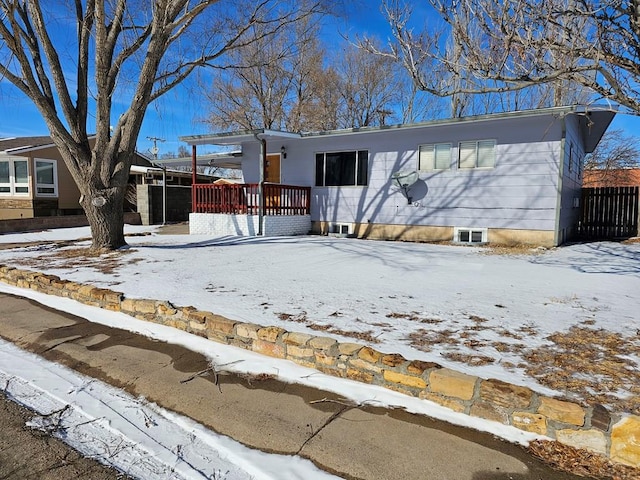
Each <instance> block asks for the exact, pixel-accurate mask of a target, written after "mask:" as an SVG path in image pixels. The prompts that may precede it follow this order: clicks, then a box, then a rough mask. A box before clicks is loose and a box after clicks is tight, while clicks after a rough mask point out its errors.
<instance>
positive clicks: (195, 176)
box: [191, 145, 198, 213]
mask: <svg viewBox="0 0 640 480" xmlns="http://www.w3.org/2000/svg"><path fill="white" fill-rule="evenodd" d="M196 149H197V147H196V146H195V145H192V146H191V212H192V213H196V181H197V179H198V174H197V171H196Z"/></svg>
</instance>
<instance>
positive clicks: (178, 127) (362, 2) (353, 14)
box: [0, 0, 640, 154]
mask: <svg viewBox="0 0 640 480" xmlns="http://www.w3.org/2000/svg"><path fill="white" fill-rule="evenodd" d="M372 3H373V2H370V1H367V0H356V1H352V2H347V3H346V6H345V8H346V12H345V15H344V16H343V17H341V18H339V19H337V20H334V21H332V22H331V23H330V24H329V25H328V26H327V27H326V29H325V35H327V36H331V35H336V36H340V35H347V36H349V37H352V38H353V37H355V36H357V35H362V34H373V35H377V36H380V37H381V38H382V40H384V39H385V38H387V37H388V26H387V24H386V22H385V20H384V18H383V17H382V15H381V13H380V11H379V8H378V6H377V4H376V6H375V7H372V6H371V4H372ZM414 14H415V17H416V18H421V17H423V16H426V15H427V7H426V2H416V7H415V10H414ZM418 14H421V17H418ZM61 25H63V23H62V24H61ZM195 84H196V82H195V80H191V81H189V82H187V83H186V84H185V85H183V86H179V87H177V88H176V89H174V90H173V91H171V92H169V93H168V94H166V95H165V96H164V97H163V98H161V99H160V100H159V101H157V102H156V103H155V104H153V105H151V106H150V107H149V109H148V111H147V114H146V117H145V121H144V123H143V126H142V131H141V132H140V136H139V139H138V150H139V151H140V152H142V153H149V149H150V148H151V146H152V142H151V141H150V140H148V139H147V137H160V138H162V139H165V141H164V142H162V143H159V144H158V147H159V150H160V154H163V153H167V152H174V153H175V152H177V151H178V147H179V146H180V145H184V144H183V143H182V142H180V141H179V140H178V137H179V136H183V135H196V134H203V133H207V132H209V131H210V129H209V127H208V126H207V125H206V124H205V123H204V122H203V118H204V116H205V115H206V113H207V106H206V100H205V99H204V98H202V97H200V96H199V95H197V91H198V88H197V87H194V85H195ZM114 115H117V111H116V110H115V109H114ZM611 128H619V129H623V130H625V132H626V133H627V134H629V135H638V134H640V117H636V116H630V115H617V116H616V119H615V120H614V122H613V124H612V127H611ZM48 134H49V132H48V130H47V127H46V125H45V123H44V121H43V120H42V118H41V116H40V114H39V113H38V111H37V109H36V108H35V106H34V105H33V104H32V103H31V101H30V100H29V99H28V98H26V97H25V96H24V94H22V93H21V92H20V91H18V90H17V89H15V88H14V87H13V86H11V85H10V84H9V83H8V82H6V81H0V137H14V136H27V135H48Z"/></svg>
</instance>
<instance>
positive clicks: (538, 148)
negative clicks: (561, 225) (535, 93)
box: [243, 115, 562, 231]
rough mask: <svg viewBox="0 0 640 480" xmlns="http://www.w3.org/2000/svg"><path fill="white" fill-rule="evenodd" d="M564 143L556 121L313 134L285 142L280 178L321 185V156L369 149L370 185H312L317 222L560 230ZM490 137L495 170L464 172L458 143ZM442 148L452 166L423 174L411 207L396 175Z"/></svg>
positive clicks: (253, 175) (250, 149) (252, 174)
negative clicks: (447, 148)
mask: <svg viewBox="0 0 640 480" xmlns="http://www.w3.org/2000/svg"><path fill="white" fill-rule="evenodd" d="M561 137H562V123H561V121H560V120H559V119H557V118H555V117H553V116H551V115H549V116H545V117H519V118H507V119H499V120H491V121H481V122H461V123H454V124H449V125H435V126H433V125H432V126H429V127H418V128H414V127H410V128H407V127H405V128H402V129H397V128H393V127H392V128H389V129H388V130H385V129H382V130H376V131H373V132H366V133H355V134H354V133H349V134H346V135H331V136H326V135H319V136H311V137H305V138H303V139H302V140H297V141H289V143H288V144H287V142H286V141H285V142H282V143H283V144H286V148H287V158H286V159H283V160H282V179H281V180H282V183H285V184H295V185H315V153H316V152H325V151H343V150H368V152H369V185H368V187H314V188H313V189H312V200H311V219H312V220H313V221H316V222H317V221H320V222H336V223H365V224H366V223H369V222H370V223H374V224H391V225H406V224H409V225H421V226H451V227H454V226H457V227H477V228H498V229H525V230H547V231H554V229H555V221H556V211H557V202H558V180H559V178H558V170H557V168H558V165H559V164H560V155H561ZM484 139H494V140H496V165H495V167H494V168H489V169H458V168H457V157H458V143H459V142H461V141H465V140H484ZM443 142H448V143H451V144H452V152H451V153H452V155H451V167H452V168H451V169H450V170H446V171H436V172H421V173H420V180H421V181H420V182H418V184H416V185H415V186H414V188H413V194H414V199H413V203H412V204H411V205H408V204H407V200H406V199H405V198H404V197H403V195H402V194H401V193H400V192H399V191H398V189H397V188H396V187H394V186H393V185H392V184H391V181H390V179H391V175H392V174H393V173H394V172H396V171H399V170H416V169H417V167H418V147H419V145H421V144H426V143H443ZM280 146H281V145H279V144H278V145H275V144H272V145H269V146H268V150H269V151H274V152H275V151H279V150H280ZM244 148H245V153H244V157H245V159H246V158H252V157H253V158H256V157H257V155H258V154H259V151H258V145H257V144H252V145H249V144H248V145H245V146H244ZM254 155H255V157H254ZM256 163H257V162H244V164H247V166H246V167H244V164H243V167H244V168H243V173H244V176H245V179H247V181H248V182H256V181H258V170H257V168H256V167H257V165H256ZM425 191H426V195H425V194H424V193H425Z"/></svg>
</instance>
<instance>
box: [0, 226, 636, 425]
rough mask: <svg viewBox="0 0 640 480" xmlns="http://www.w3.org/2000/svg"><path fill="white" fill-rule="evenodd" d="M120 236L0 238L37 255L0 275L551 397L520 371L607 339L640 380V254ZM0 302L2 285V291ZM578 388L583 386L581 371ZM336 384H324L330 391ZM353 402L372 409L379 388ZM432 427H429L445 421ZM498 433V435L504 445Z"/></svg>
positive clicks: (625, 394)
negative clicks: (595, 338)
mask: <svg viewBox="0 0 640 480" xmlns="http://www.w3.org/2000/svg"><path fill="white" fill-rule="evenodd" d="M126 232H127V233H141V232H150V233H151V234H150V235H144V236H129V237H128V238H127V241H128V242H129V244H130V248H129V249H127V250H125V251H124V252H117V253H113V254H109V255H106V256H102V257H94V258H87V257H85V256H84V255H82V254H80V255H77V254H76V253H77V252H76V250H77V249H78V248H79V247H86V246H88V242H80V243H74V244H71V245H67V246H64V247H61V246H60V245H59V244H56V243H54V241H56V240H74V239H78V238H87V237H89V230H88V228H76V229H64V230H56V231H50V232H38V233H33V234H20V235H0V243H12V242H39V244H38V245H33V246H28V247H23V248H17V249H10V250H0V264H8V265H14V266H18V267H21V268H31V269H34V270H38V271H43V272H47V273H52V274H55V275H59V276H60V277H61V278H64V279H68V280H75V281H78V282H87V283H92V284H95V285H97V286H101V287H108V288H112V289H113V290H116V291H121V292H124V293H125V294H126V295H127V296H129V297H139V298H152V299H158V300H168V301H171V302H172V303H174V304H175V305H181V306H187V305H192V306H194V307H196V308H199V309H202V310H208V311H212V312H215V313H218V314H221V315H224V316H226V317H229V318H232V319H235V320H241V321H246V322H252V323H258V324H262V325H278V326H282V327H284V328H287V329H289V330H295V331H302V332H308V333H313V334H317V335H328V336H334V337H336V338H339V339H341V340H343V341H345V340H346V341H356V342H361V343H365V344H370V345H371V346H373V347H374V348H376V349H378V350H380V351H383V352H389V353H400V354H402V355H404V356H405V357H406V358H409V359H421V360H427V361H435V362H437V363H440V364H441V365H444V366H449V367H451V368H454V369H456V370H459V371H464V372H467V373H470V374H473V375H478V376H481V377H484V378H498V379H502V380H505V381H508V382H511V383H516V384H520V385H526V386H529V387H530V388H532V389H534V390H536V391H539V392H542V393H552V394H553V393H560V394H563V395H566V396H571V395H573V396H575V395H577V394H576V391H572V389H571V388H569V384H568V383H567V388H566V389H563V388H558V385H559V384H558V382H555V383H553V382H547V381H544V378H543V377H540V376H536V375H533V374H532V370H531V369H530V368H529V362H530V360H531V358H533V357H532V354H538V356H540V355H539V354H540V352H541V351H543V350H544V351H547V350H548V349H551V351H554V349H555V350H558V349H559V348H560V347H559V346H558V345H561V343H562V342H561V341H559V340H554V338H565V339H566V338H572V335H576V332H578V335H580V334H582V333H583V332H587V333H590V334H598V335H601V334H603V333H606V334H607V335H609V337H608V338H610V337H612V336H613V337H614V338H615V340H616V342H613V343H616V344H617V343H619V344H620V345H624V346H625V348H626V349H625V350H621V351H619V352H617V351H613V352H612V351H611V350H606V349H604V347H603V349H601V350H602V351H601V352H600V350H598V348H599V347H598V346H596V347H598V348H596V350H597V351H596V354H597V355H600V354H601V355H602V356H603V358H607V359H608V358H610V357H613V358H617V359H618V360H619V362H618V363H620V364H621V368H622V370H621V371H624V372H630V373H629V374H630V375H637V374H638V371H640V368H638V367H639V366H640V353H638V352H640V340H639V339H638V332H639V331H640V318H639V316H638V315H637V312H638V310H639V307H640V300H639V299H638V295H637V292H639V291H640V244H621V243H610V242H604V243H589V244H580V245H571V246H566V247H562V248H558V249H551V250H542V251H531V252H524V253H517V254H501V255H496V254H491V253H490V250H488V249H486V248H480V247H464V246H451V245H429V244H414V243H399V242H379V241H364V240H356V239H346V238H332V237H283V238H262V237H259V238H256V237H252V238H238V237H222V238H210V237H204V236H185V235H158V234H156V233H155V231H154V229H152V228H151V229H150V228H147V227H132V226H127V228H126ZM7 288H8V287H6V286H3V285H2V284H0V289H1V290H2V291H6V289H7ZM61 300H62V299H56V300H53V302H54V303H56V304H57V305H59V302H60V301H61ZM57 308H61V307H60V306H58V307H57ZM68 308H70V307H68V306H67V307H64V309H68ZM125 323H126V322H125ZM125 328H131V327H130V326H129V327H125ZM151 330H152V328H151V327H149V326H145V327H144V331H145V332H150V331H151ZM146 334H148V333H146ZM172 335H174V339H175V338H177V337H178V336H181V335H183V334H180V335H179V332H174V333H172ZM171 341H174V340H171ZM591 343H593V342H591ZM611 344H612V342H609V343H608V344H607V345H608V346H607V348H610V347H611ZM216 348H217V349H218V348H220V346H216ZM545 349H547V350H545ZM558 351H559V350H558ZM598 352H599V353H598ZM561 353H562V352H561ZM238 354H239V355H243V356H246V355H250V352H242V351H241V353H238ZM565 356H566V355H565ZM618 357H619V358H618ZM243 363H245V362H243ZM589 363H592V364H597V363H599V362H598V361H597V360H596V361H593V360H590V361H589ZM552 367H553V366H551V365H550V366H549V368H548V370H550V371H552V370H553V368H552ZM296 368H300V367H296ZM581 375H582V376H583V377H588V376H589V375H590V374H589V372H588V371H585V370H584V369H583V370H582V371H581ZM597 375H600V373H598V372H595V373H594V374H593V375H591V376H592V377H593V378H592V379H591V380H593V382H591V383H588V384H586V386H584V392H586V393H589V392H590V389H591V390H593V385H594V384H602V385H603V384H604V380H603V379H602V378H599V377H598V378H596V377H597ZM293 376H294V377H295V379H299V378H300V377H302V375H298V374H295V375H293ZM313 378H314V379H316V378H318V377H317V376H313ZM578 380H580V379H578V378H576V382H577V381H578ZM634 380H635V377H633V378H632V380H631V381H630V382H626V383H630V385H628V386H626V387H625V386H624V385H623V386H622V387H621V386H620V385H613V384H612V386H611V387H608V388H609V390H610V391H609V392H607V394H608V395H610V397H611V398H621V399H623V400H624V399H625V398H631V397H633V395H634V394H635V395H637V392H635V391H634V390H633V388H637V385H638V383H640V382H635V385H636V386H635V387H634V386H633V385H634ZM340 383H341V382H340V381H339V380H337V379H335V378H329V379H328V380H327V385H329V386H332V389H335V387H333V386H335V385H338V384H340ZM623 383H625V382H623ZM349 385H351V384H349ZM321 387H323V386H321ZM362 388H365V389H366V392H368V393H367V394H366V395H365V397H366V398H371V394H370V392H371V390H370V389H372V388H373V389H375V388H376V387H370V386H363V387H362ZM376 392H378V390H376ZM379 394H380V395H383V393H382V392H379ZM377 395H378V393H376V398H378V397H377ZM384 395H393V399H392V400H384V401H385V402H389V403H390V404H400V403H402V402H409V403H412V402H414V400H412V399H403V398H401V397H402V396H398V395H397V394H393V392H386V393H384ZM360 398H362V397H360ZM425 404H426V405H428V408H429V409H430V410H431V409H433V408H435V406H433V405H431V404H428V402H420V401H419V402H418V403H417V404H416V406H413V407H411V408H413V409H417V408H427V407H425V406H424V405H425ZM403 405H404V404H403ZM417 405H422V406H417ZM405 406H406V405H405ZM436 413H437V414H434V413H433V412H431V413H430V414H432V415H434V416H437V417H440V416H441V415H445V414H444V413H443V411H440V410H438V412H436ZM446 415H449V413H447V414H446ZM455 421H456V422H457V423H461V422H462V423H465V422H469V421H472V420H469V419H468V418H466V419H458V420H455ZM473 421H476V420H475V419H473ZM487 424H488V425H491V422H487ZM476 428H481V429H487V428H497V427H491V426H487V425H484V424H483V425H481V426H476ZM504 429H506V427H502V428H498V430H501V432H502V433H501V434H502V435H505V433H504ZM495 433H498V434H500V432H495ZM507 435H510V434H507ZM518 435H519V434H518Z"/></svg>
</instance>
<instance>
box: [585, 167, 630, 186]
mask: <svg viewBox="0 0 640 480" xmlns="http://www.w3.org/2000/svg"><path fill="white" fill-rule="evenodd" d="M582 186H583V187H585V188H593V187H638V186H640V168H609V169H595V170H585V171H584V179H583V180H582Z"/></svg>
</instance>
